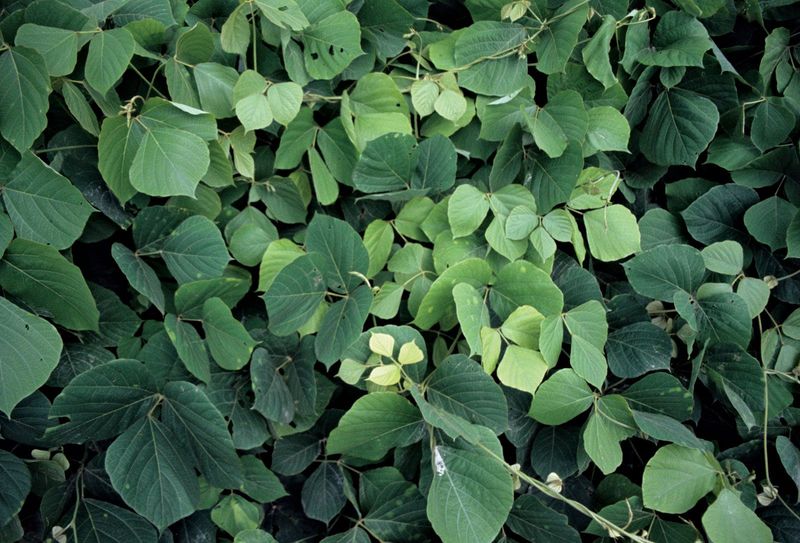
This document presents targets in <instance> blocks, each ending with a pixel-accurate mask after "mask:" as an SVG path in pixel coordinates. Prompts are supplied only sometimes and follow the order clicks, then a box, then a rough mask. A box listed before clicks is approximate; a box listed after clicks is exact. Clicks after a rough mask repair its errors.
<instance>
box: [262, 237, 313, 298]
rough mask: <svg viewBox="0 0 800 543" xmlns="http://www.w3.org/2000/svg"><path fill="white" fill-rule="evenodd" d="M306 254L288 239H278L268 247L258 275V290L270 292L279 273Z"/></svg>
mask: <svg viewBox="0 0 800 543" xmlns="http://www.w3.org/2000/svg"><path fill="white" fill-rule="evenodd" d="M304 254H305V253H304V252H303V250H302V249H301V248H300V247H298V246H297V245H295V244H294V243H293V242H292V241H291V240H288V239H277V240H275V241H273V242H272V243H270V244H269V245H268V246H267V250H266V251H264V256H263V257H262V259H261V266H260V267H259V273H258V290H260V291H262V292H264V291H267V290H269V287H270V285H272V281H274V279H275V277H276V276H277V275H278V273H279V272H280V271H281V270H282V269H283V268H285V267H286V266H288V265H289V264H290V263H291V262H292V261H294V260H297V259H298V258H300V257H301V256H303V255H304Z"/></svg>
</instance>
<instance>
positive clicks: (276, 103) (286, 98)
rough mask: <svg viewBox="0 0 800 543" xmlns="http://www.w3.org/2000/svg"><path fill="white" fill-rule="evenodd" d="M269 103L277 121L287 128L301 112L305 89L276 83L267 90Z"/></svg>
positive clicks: (292, 84) (289, 83)
mask: <svg viewBox="0 0 800 543" xmlns="http://www.w3.org/2000/svg"><path fill="white" fill-rule="evenodd" d="M267 101H268V102H269V107H270V109H271V110H272V114H273V115H274V116H275V120H276V121H278V122H279V123H281V124H282V125H284V126H287V125H288V124H289V123H290V122H292V121H293V120H294V118H295V117H297V114H298V113H299V112H300V106H301V105H302V104H303V88H302V87H301V86H300V85H298V84H297V83H292V82H288V83H276V84H274V85H271V86H270V87H269V89H267Z"/></svg>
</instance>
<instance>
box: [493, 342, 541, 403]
mask: <svg viewBox="0 0 800 543" xmlns="http://www.w3.org/2000/svg"><path fill="white" fill-rule="evenodd" d="M547 370H548V366H547V362H545V361H544V358H542V355H541V354H539V352H538V351H534V350H533V349H526V348H524V347H518V346H517V345H509V346H508V347H507V348H506V352H505V353H504V354H503V359H502V360H501V361H500V365H499V366H498V367H497V378H498V379H499V380H500V382H501V383H503V384H504V385H506V386H507V387H511V388H516V389H517V390H523V391H525V392H529V393H531V394H535V392H536V389H537V388H538V386H539V384H541V382H542V380H543V379H544V375H545V373H547Z"/></svg>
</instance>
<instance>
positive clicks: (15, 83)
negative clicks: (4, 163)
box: [0, 47, 51, 153]
mask: <svg viewBox="0 0 800 543" xmlns="http://www.w3.org/2000/svg"><path fill="white" fill-rule="evenodd" d="M50 91H51V87H50V77H49V75H48V73H47V64H46V63H45V60H44V59H43V58H42V57H41V55H39V53H37V52H36V51H34V50H33V49H28V48H26V47H15V48H11V49H8V50H7V51H5V52H4V53H3V54H2V55H0V134H2V135H3V137H4V138H5V139H6V140H7V141H8V142H9V143H10V144H11V145H13V146H14V148H15V149H16V150H17V151H19V152H20V153H23V152H25V151H27V150H28V149H30V147H31V146H32V145H33V142H34V140H36V138H38V137H39V135H40V134H41V133H42V131H43V130H44V129H45V127H46V126H47V109H48V97H49V96H50Z"/></svg>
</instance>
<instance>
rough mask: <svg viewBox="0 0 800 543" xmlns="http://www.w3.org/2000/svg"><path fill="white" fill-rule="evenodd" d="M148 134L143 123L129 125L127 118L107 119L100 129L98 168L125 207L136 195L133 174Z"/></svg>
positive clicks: (130, 123)
mask: <svg viewBox="0 0 800 543" xmlns="http://www.w3.org/2000/svg"><path fill="white" fill-rule="evenodd" d="M144 134H145V131H144V128H143V127H142V126H141V125H140V124H139V123H136V122H128V120H127V119H126V118H125V117H124V116H118V117H107V118H106V119H105V120H104V121H103V124H102V127H101V128H100V137H99V140H98V143H97V155H98V162H97V166H98V169H99V170H100V173H101V174H102V175H103V179H104V180H105V182H106V184H107V185H108V188H110V189H111V192H113V193H114V195H115V196H116V197H117V199H119V201H120V202H121V203H125V202H127V201H128V200H130V199H131V198H132V197H133V196H134V195H135V194H136V189H135V188H133V185H131V178H130V170H131V165H132V164H133V159H134V157H135V156H136V152H137V151H138V150H139V145H140V144H141V141H142V138H143V137H144Z"/></svg>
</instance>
